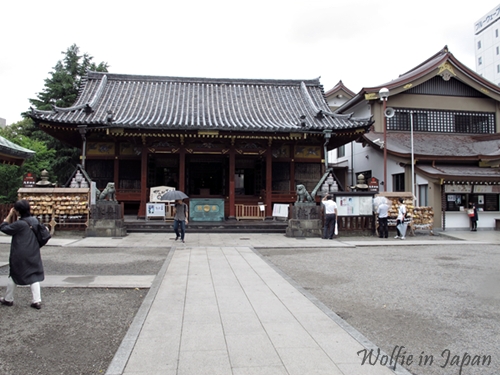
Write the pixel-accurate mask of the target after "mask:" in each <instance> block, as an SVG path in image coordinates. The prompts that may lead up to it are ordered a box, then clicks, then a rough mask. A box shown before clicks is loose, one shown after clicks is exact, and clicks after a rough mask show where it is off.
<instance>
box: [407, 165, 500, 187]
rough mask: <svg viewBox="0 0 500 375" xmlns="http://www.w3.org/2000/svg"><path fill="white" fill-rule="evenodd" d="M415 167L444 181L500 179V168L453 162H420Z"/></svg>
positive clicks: (494, 181) (487, 180)
mask: <svg viewBox="0 0 500 375" xmlns="http://www.w3.org/2000/svg"><path fill="white" fill-rule="evenodd" d="M415 168H416V169H418V170H420V171H421V172H422V173H423V174H425V175H427V176H428V177H431V178H435V179H442V180H443V182H444V183H453V182H490V183H495V184H497V183H498V181H499V180H500V168H481V167H477V166H464V165H452V164H433V165H430V164H428V165H425V164H424V165H420V164H419V165H417V166H416V167H415Z"/></svg>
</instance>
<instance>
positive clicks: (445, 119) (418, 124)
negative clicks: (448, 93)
mask: <svg viewBox="0 0 500 375" xmlns="http://www.w3.org/2000/svg"><path fill="white" fill-rule="evenodd" d="M395 111H396V113H395V115H394V116H393V117H391V118H388V119H387V129H388V130H396V131H410V124H411V123H410V114H411V113H413V130H414V131H425V132H435V133H467V134H495V133H496V129H495V124H496V120H495V113H489V112H467V111H440V110H433V109H409V108H395Z"/></svg>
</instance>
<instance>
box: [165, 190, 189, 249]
mask: <svg viewBox="0 0 500 375" xmlns="http://www.w3.org/2000/svg"><path fill="white" fill-rule="evenodd" d="M187 198H189V197H188V196H187V195H186V194H184V193H183V192H182V191H180V190H169V191H167V192H165V194H163V196H162V197H161V198H160V200H163V201H175V206H174V210H173V211H174V232H175V236H176V237H175V240H176V241H177V240H178V239H179V238H180V239H181V241H182V243H184V234H185V233H186V225H187V223H188V216H189V214H188V206H187V204H186V203H184V202H183V200H184V199H187ZM179 228H180V233H179Z"/></svg>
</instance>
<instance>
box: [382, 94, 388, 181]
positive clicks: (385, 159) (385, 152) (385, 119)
mask: <svg viewBox="0 0 500 375" xmlns="http://www.w3.org/2000/svg"><path fill="white" fill-rule="evenodd" d="M383 100H384V106H383V109H382V116H383V118H384V191H387V117H386V116H385V110H386V109H387V98H384V99H383Z"/></svg>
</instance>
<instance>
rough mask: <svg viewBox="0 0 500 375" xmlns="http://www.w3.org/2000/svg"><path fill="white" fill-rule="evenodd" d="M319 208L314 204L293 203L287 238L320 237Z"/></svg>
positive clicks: (321, 224) (321, 232)
mask: <svg viewBox="0 0 500 375" xmlns="http://www.w3.org/2000/svg"><path fill="white" fill-rule="evenodd" d="M322 235H323V223H322V221H321V207H320V206H318V205H316V203H299V202H297V203H295V205H294V206H293V207H292V218H291V219H290V220H288V228H286V236H287V237H322Z"/></svg>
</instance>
